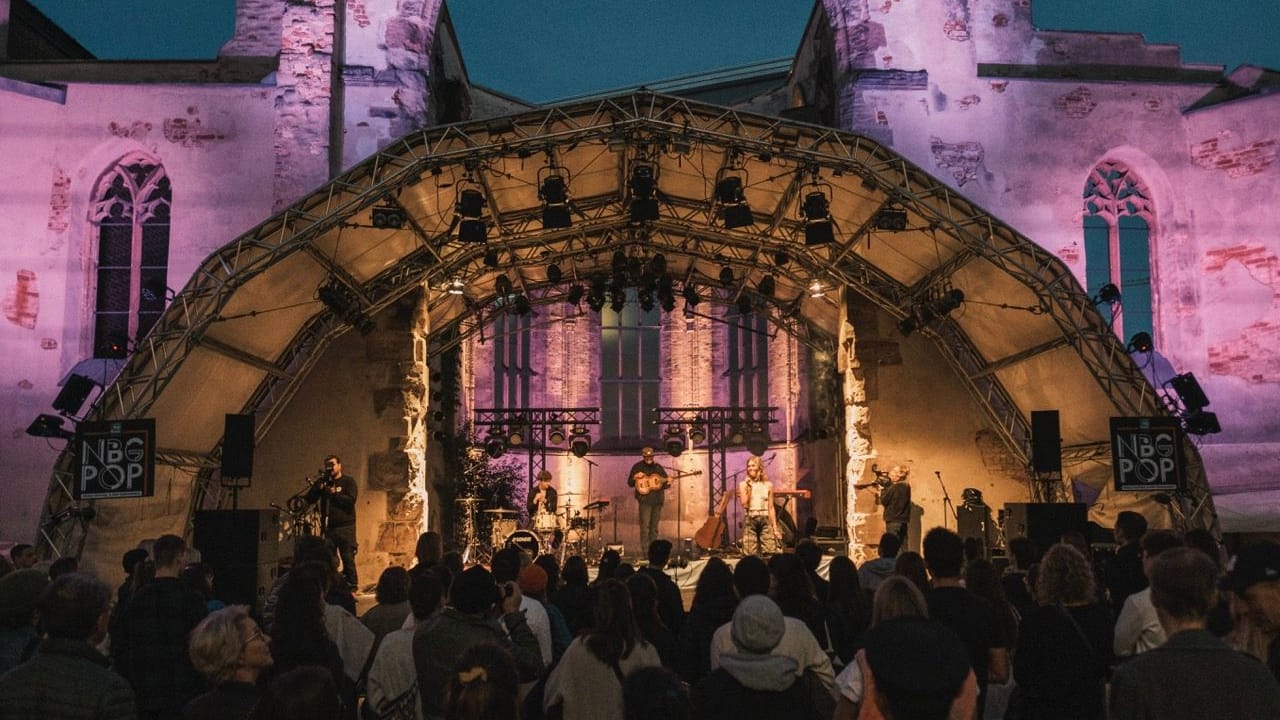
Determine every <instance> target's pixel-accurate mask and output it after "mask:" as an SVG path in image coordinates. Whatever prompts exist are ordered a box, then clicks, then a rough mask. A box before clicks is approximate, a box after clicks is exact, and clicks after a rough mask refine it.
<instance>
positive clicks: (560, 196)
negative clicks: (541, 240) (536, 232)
mask: <svg viewBox="0 0 1280 720" xmlns="http://www.w3.org/2000/svg"><path fill="white" fill-rule="evenodd" d="M552 172H553V174H550V175H547V176H546V177H544V178H542V183H541V184H540V185H539V186H538V199H540V200H542V228H543V229H544V230H554V229H558V228H567V227H571V226H572V225H573V218H572V216H571V215H570V213H569V182H568V180H566V179H565V177H564V175H561V174H559V172H560V171H559V170H558V169H552Z"/></svg>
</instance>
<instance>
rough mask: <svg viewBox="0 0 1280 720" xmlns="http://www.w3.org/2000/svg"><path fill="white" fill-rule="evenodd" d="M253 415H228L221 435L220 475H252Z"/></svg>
mask: <svg viewBox="0 0 1280 720" xmlns="http://www.w3.org/2000/svg"><path fill="white" fill-rule="evenodd" d="M254 425H255V418H254V416H253V415H228V416H227V424H226V426H225V429H224V432H223V435H222V477H224V478H249V477H253V434H254Z"/></svg>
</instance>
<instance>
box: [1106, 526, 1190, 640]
mask: <svg viewBox="0 0 1280 720" xmlns="http://www.w3.org/2000/svg"><path fill="white" fill-rule="evenodd" d="M1139 544H1140V545H1141V546H1142V572H1143V574H1144V575H1149V574H1150V573H1151V563H1152V561H1154V560H1155V559H1156V557H1157V556H1159V555H1160V553H1162V552H1165V551H1166V550H1172V549H1173V548H1176V547H1182V542H1181V541H1180V540H1179V539H1178V536H1177V535H1174V534H1173V533H1171V532H1169V531H1168V530H1151V531H1149V532H1147V534H1145V535H1143V536H1142V540H1141V541H1140V542H1139ZM1113 642H1114V649H1115V651H1116V657H1129V656H1132V655H1137V654H1139V653H1144V652H1147V651H1148V650H1154V649H1156V648H1158V647H1160V646H1161V645H1163V644H1164V642H1165V632H1164V628H1163V627H1161V626H1160V618H1159V617H1157V616H1156V607H1155V605H1153V604H1152V603H1151V588H1149V587H1148V588H1145V589H1143V590H1139V591H1138V592H1136V593H1133V594H1132V595H1130V596H1129V597H1127V598H1125V600H1124V605H1123V606H1122V607H1121V608H1120V616H1119V617H1117V618H1116V634H1115V640H1114V641H1113Z"/></svg>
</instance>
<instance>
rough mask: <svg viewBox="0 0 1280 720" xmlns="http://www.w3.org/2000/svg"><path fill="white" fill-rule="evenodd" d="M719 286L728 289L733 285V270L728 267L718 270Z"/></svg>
mask: <svg viewBox="0 0 1280 720" xmlns="http://www.w3.org/2000/svg"><path fill="white" fill-rule="evenodd" d="M720 284H721V285H724V286H725V287H729V286H730V285H732V284H733V268H731V267H729V266H728V265H725V266H722V267H721V268H720Z"/></svg>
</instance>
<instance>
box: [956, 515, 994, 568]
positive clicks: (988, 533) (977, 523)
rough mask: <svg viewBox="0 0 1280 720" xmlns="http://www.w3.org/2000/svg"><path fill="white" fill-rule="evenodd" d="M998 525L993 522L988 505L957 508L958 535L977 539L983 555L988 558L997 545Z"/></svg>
mask: <svg viewBox="0 0 1280 720" xmlns="http://www.w3.org/2000/svg"><path fill="white" fill-rule="evenodd" d="M995 527H996V524H995V523H994V522H992V520H991V509H990V508H988V507H987V506H986V504H983V503H979V504H976V505H975V504H970V503H966V504H964V505H961V506H960V507H958V508H956V534H957V535H959V536H960V537H962V538H964V539H966V540H967V539H968V538H977V539H978V541H979V542H981V543H982V555H983V557H986V555H987V553H988V551H989V549H990V548H991V546H993V545H995V544H996V533H995Z"/></svg>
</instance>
